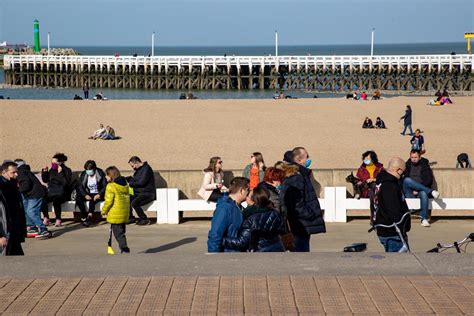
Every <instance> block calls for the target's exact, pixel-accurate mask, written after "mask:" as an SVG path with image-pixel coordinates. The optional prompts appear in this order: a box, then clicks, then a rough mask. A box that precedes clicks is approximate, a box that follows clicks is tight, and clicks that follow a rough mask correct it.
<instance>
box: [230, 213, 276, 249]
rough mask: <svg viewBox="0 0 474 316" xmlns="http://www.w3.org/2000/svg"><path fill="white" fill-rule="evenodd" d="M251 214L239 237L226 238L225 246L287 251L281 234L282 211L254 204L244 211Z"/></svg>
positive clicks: (244, 223) (245, 221)
mask: <svg viewBox="0 0 474 316" xmlns="http://www.w3.org/2000/svg"><path fill="white" fill-rule="evenodd" d="M246 215H249V216H248V217H247V218H246V219H245V220H244V222H243V223H242V227H241V228H240V230H239V233H238V235H237V237H234V238H232V237H227V238H224V247H225V248H227V249H235V250H240V251H255V252H281V251H285V249H284V247H283V244H282V242H281V240H280V237H279V235H280V234H282V233H283V232H284V222H283V220H282V217H281V215H280V213H279V212H278V211H276V210H274V209H270V208H258V207H257V206H255V205H253V206H250V207H248V208H247V209H246V210H245V211H244V217H245V216H246Z"/></svg>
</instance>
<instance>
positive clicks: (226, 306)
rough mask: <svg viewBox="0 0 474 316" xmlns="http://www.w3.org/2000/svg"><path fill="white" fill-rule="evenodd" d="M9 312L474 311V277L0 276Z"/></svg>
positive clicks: (2, 305) (0, 300)
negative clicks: (28, 277) (27, 277)
mask: <svg viewBox="0 0 474 316" xmlns="http://www.w3.org/2000/svg"><path fill="white" fill-rule="evenodd" d="M0 314H2V315H25V314H31V315H67V316H72V315H109V314H111V315H134V314H138V315H244V314H245V315H428V314H440V315H441V314H444V315H446V314H449V315H469V314H470V315H474V276H457V277H456V276H354V275H350V276H314V275H298V276H296V275H295V276H294V275H268V276H155V277H128V278H127V277H102V278H100V277H98V278H90V277H87V278H45V279H20V278H17V279H9V278H0Z"/></svg>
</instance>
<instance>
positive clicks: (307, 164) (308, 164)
mask: <svg viewBox="0 0 474 316" xmlns="http://www.w3.org/2000/svg"><path fill="white" fill-rule="evenodd" d="M312 162H313V161H312V160H311V159H307V160H306V162H305V163H304V167H305V168H309V166H311V163H312Z"/></svg>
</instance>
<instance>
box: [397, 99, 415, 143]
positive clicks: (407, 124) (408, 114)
mask: <svg viewBox="0 0 474 316" xmlns="http://www.w3.org/2000/svg"><path fill="white" fill-rule="evenodd" d="M401 120H403V132H401V133H400V134H401V135H403V136H405V132H406V131H407V128H408V129H410V136H413V130H412V128H411V122H412V111H411V106H410V105H407V108H406V110H405V115H403V116H402V117H401V118H400V120H398V121H401Z"/></svg>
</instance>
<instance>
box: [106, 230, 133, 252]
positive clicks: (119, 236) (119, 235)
mask: <svg viewBox="0 0 474 316" xmlns="http://www.w3.org/2000/svg"><path fill="white" fill-rule="evenodd" d="M110 227H111V228H112V232H113V233H114V236H115V239H116V240H117V242H118V244H119V248H120V250H122V251H125V252H129V251H130V250H129V249H128V245H127V236H125V229H126V228H125V227H126V225H125V224H110Z"/></svg>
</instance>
